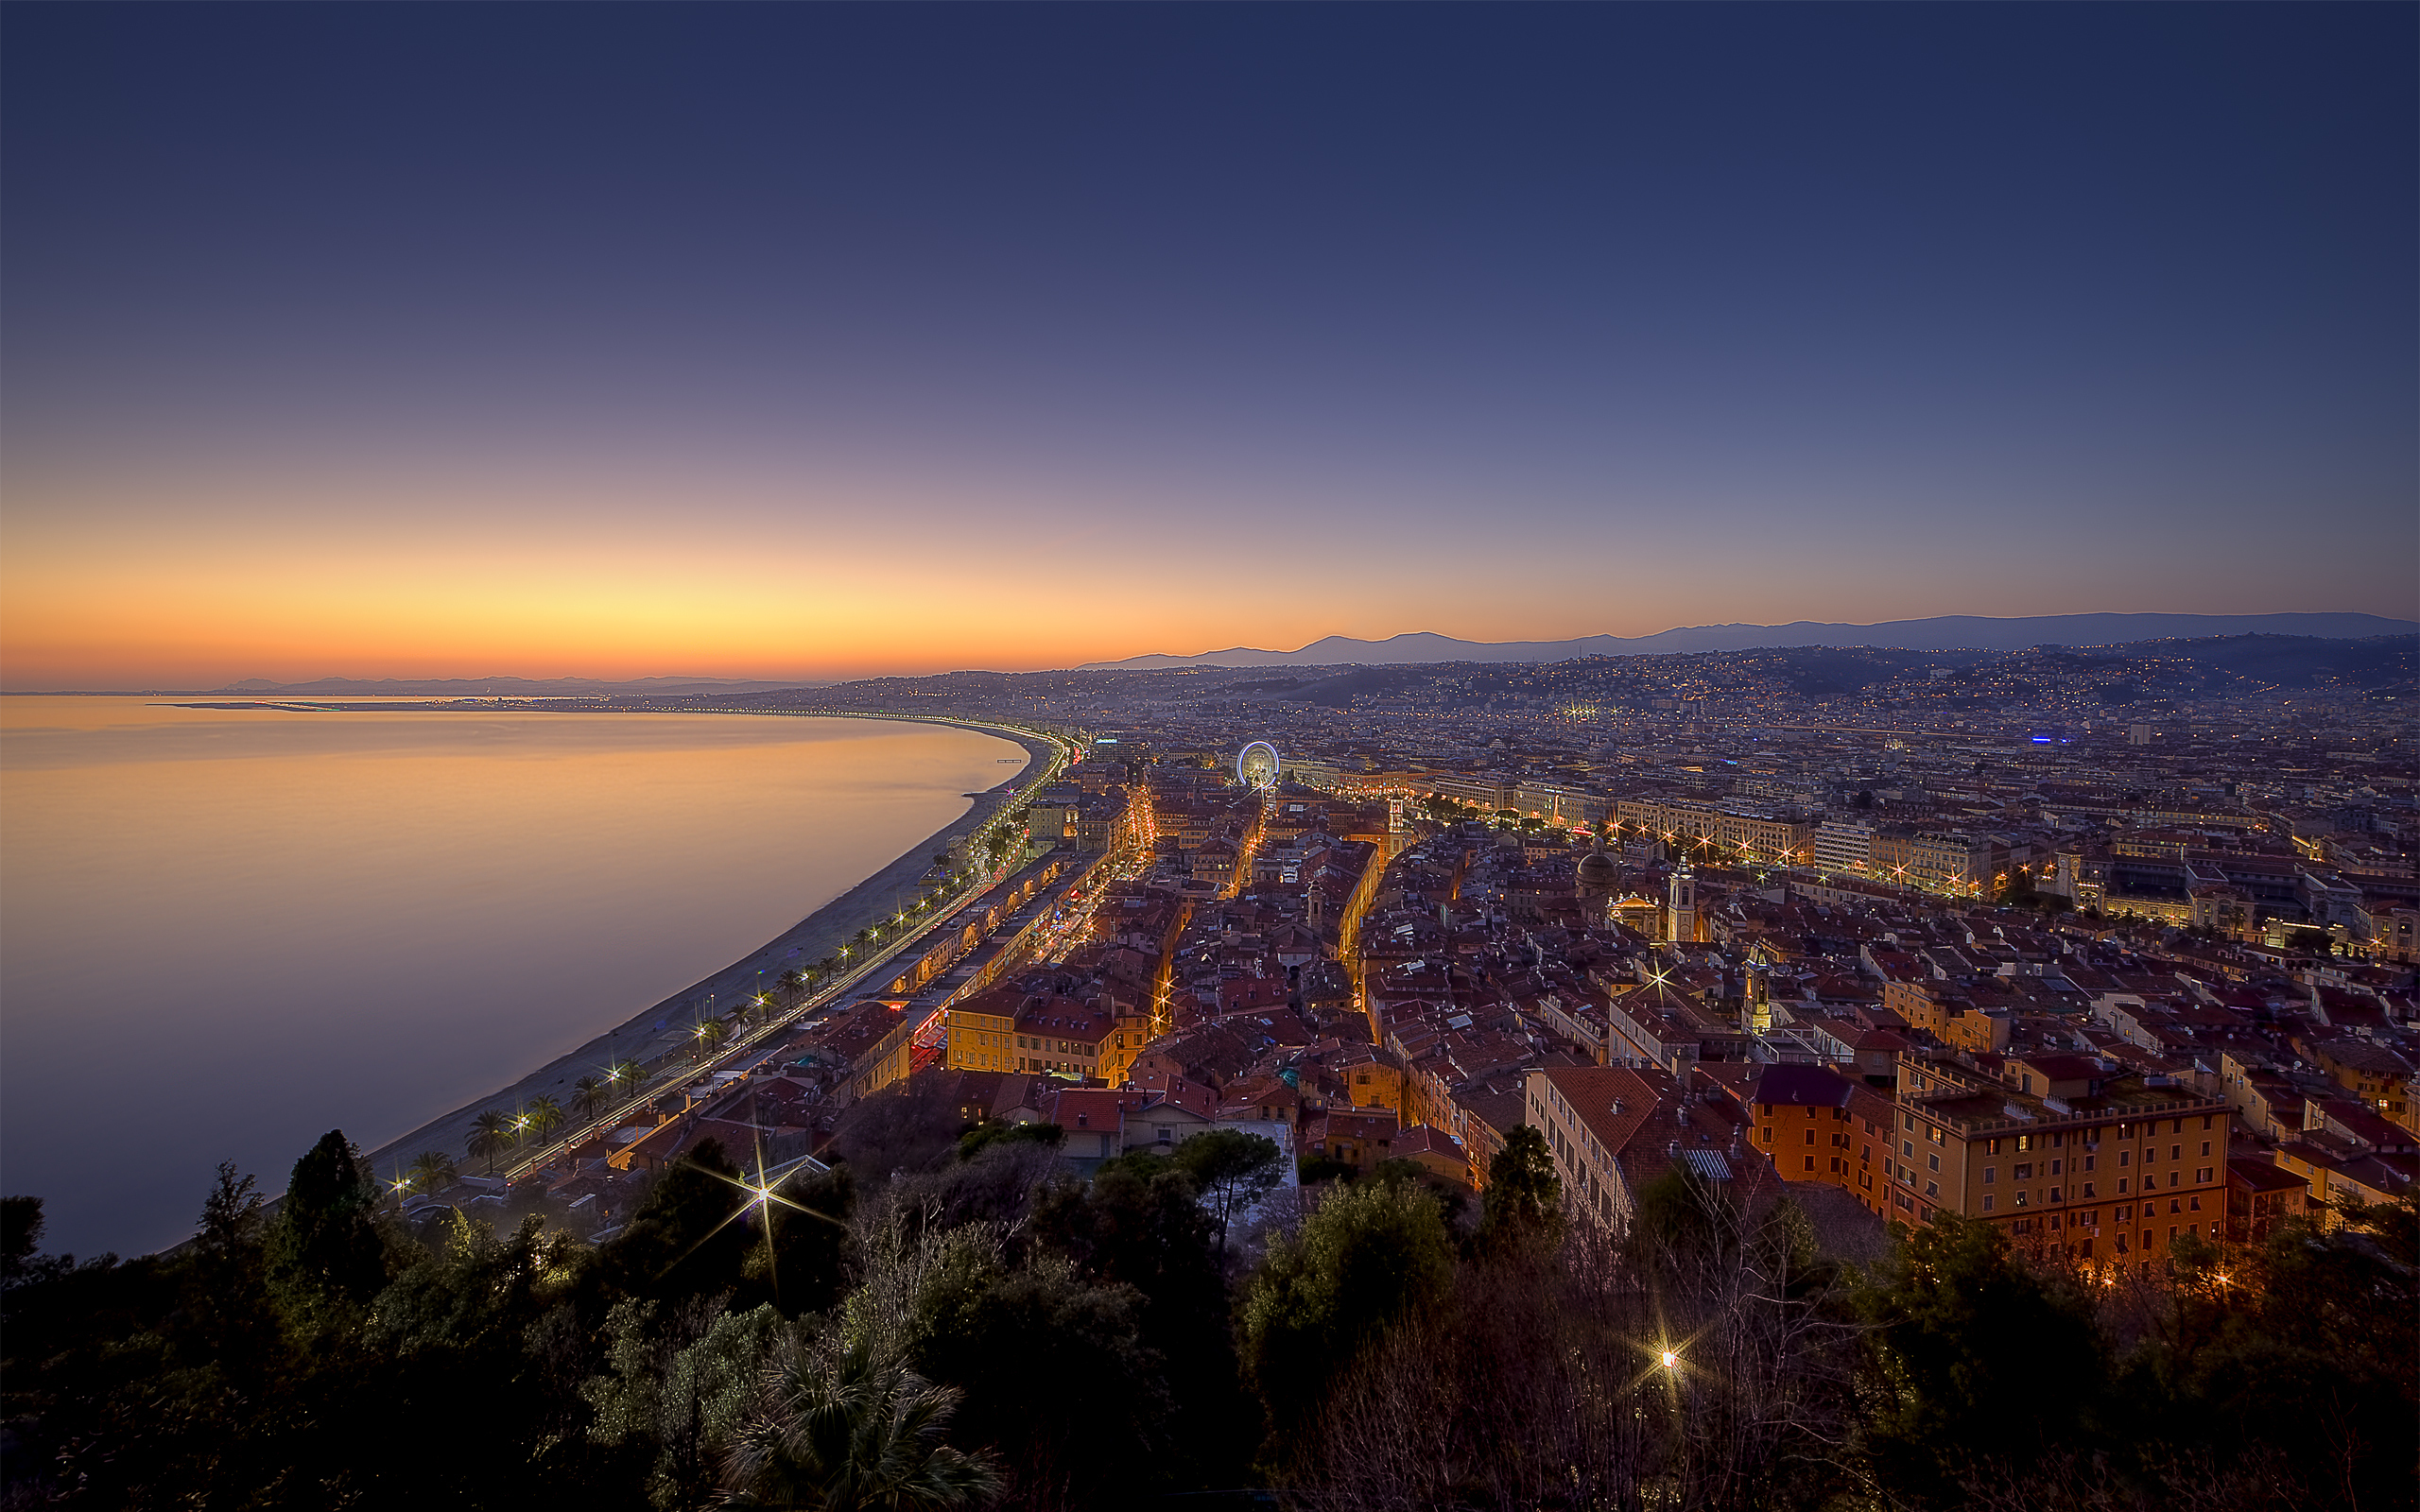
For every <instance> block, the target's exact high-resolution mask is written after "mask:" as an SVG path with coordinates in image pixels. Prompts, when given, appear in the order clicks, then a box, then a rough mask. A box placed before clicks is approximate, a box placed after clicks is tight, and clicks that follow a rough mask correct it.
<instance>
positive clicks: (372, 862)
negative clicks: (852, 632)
mask: <svg viewBox="0 0 2420 1512" xmlns="http://www.w3.org/2000/svg"><path fill="white" fill-rule="evenodd" d="M1004 750H1008V751H1014V750H1015V747H1012V746H1010V745H1008V744H1007V743H1005V742H1003V741H1001V740H999V739H997V738H995V737H994V736H990V735H982V734H977V733H975V732H973V731H969V730H949V729H944V728H940V727H936V726H926V725H899V724H891V723H886V722H878V721H869V720H854V719H792V718H746V717H736V716H730V715H722V716H717V715H663V714H550V713H510V712H497V711H493V710H481V711H478V712H475V713H457V712H444V713H438V712H425V711H412V712H401V711H399V712H394V713H387V712H380V713H319V712H299V711H298V712H282V711H273V710H270V711H227V710H196V709H182V708H177V707H174V706H172V705H168V704H164V703H162V702H159V701H157V700H149V699H140V698H53V697H8V698H0V1188H5V1190H6V1191H8V1192H10V1193H30V1194H38V1195H41V1196H43V1197H44V1198H45V1199H46V1204H45V1211H46V1212H48V1214H49V1215H50V1231H49V1233H48V1235H47V1244H48V1246H50V1247H53V1248H72V1249H76V1250H78V1251H82V1252H91V1251H94V1250H97V1249H100V1248H104V1247H110V1248H116V1249H118V1250H120V1251H122V1252H135V1251H141V1250H147V1249H150V1248H153V1247H156V1246H160V1245H162V1244H166V1243H171V1242H173V1241H175V1240H176V1239H178V1238H181V1237H182V1236H183V1235H184V1234H185V1233H187V1232H189V1231H190V1230H191V1222H192V1216H193V1213H194V1212H195V1211H198V1210H199V1207H200V1203H201V1196H202V1194H203V1192H204V1190H205V1189H206V1187H207V1185H208V1183H209V1179H210V1170H211V1167H212V1166H213V1165H214V1164H215V1163H216V1162H217V1161H219V1160H236V1161H237V1162H238V1163H239V1164H241V1165H242V1166H243V1167H244V1168H245V1169H247V1170H251V1171H255V1172H257V1173H259V1175H260V1176H261V1177H262V1183H263V1185H265V1186H267V1187H268V1188H270V1189H271V1190H275V1189H278V1188H281V1187H283V1186H284V1185H285V1173H286V1170H287V1168H288V1167H289V1166H290V1165H291V1164H292V1162H293V1160H295V1159H296V1158H297V1157H298V1156H300V1155H301V1154H302V1151H303V1150H304V1149H306V1148H308V1147H309V1145H310V1143H311V1142H312V1141H313V1140H315V1139H317V1138H318V1137H319V1136H320V1134H321V1133H324V1132H325V1131H326V1130H328V1129H330V1128H333V1127H342V1128H343V1129H344V1130H345V1132H346V1133H347V1134H349V1135H351V1136H352V1137H353V1138H354V1140H355V1141H356V1142H358V1143H360V1144H361V1145H362V1147H363V1148H365V1149H367V1148H371V1147H373V1146H375V1145H377V1144H379V1143H383V1142H384V1141H386V1140H389V1139H391V1138H394V1137H395V1136H397V1135H400V1134H402V1133H404V1132H406V1130H408V1129H410V1128H412V1127H413V1126H415V1125H419V1124H420V1123H422V1122H423V1121H424V1120H426V1119H428V1118H431V1117H434V1116H436V1115H437V1114H440V1113H442V1112H444V1111H446V1110H447V1109H449V1108H455V1107H458V1106H460V1105H461V1104H463V1103H466V1102H469V1101H470V1100H472V1099H473V1098H475V1097H478V1096H480V1095H482V1094H483V1093H486V1092H489V1091H493V1090H494V1089H496V1088H498V1087H500V1086H503V1085H505V1084H507V1083H509V1082H510V1081H512V1080H514V1079H516V1078H518V1077H519V1076H520V1075H522V1074H524V1073H526V1072H527V1071H530V1070H534V1069H535V1068H536V1067H537V1066H538V1065H540V1064H541V1063H543V1062H544V1061H546V1060H549V1059H551V1058H553V1057H556V1056H559V1055H562V1053H563V1052H565V1051H567V1050H570V1049H573V1048H575V1047H576V1046H578V1045H579V1044H580V1043H581V1042H583V1041H585V1040H587V1039H589V1038H590V1037H591V1036H593V1035H595V1034H596V1033H597V1032H599V1031H601V1030H603V1029H606V1028H609V1027H611V1026H613V1025H614V1024H616V1023H619V1022H622V1021H623V1020H625V1019H627V1018H629V1017H631V1015H632V1014H634V1013H636V1012H638V1011H639V1010H640V1009H641V1008H644V1007H646V1006H648V1005H651V1004H653V1003H655V1002H657V1001H658V1000H660V999H662V998H663V997H665V996H666V995H667V994H669V993H672V992H675V991H678V990H679V989H680V988H683V987H686V986H687V985H689V984H690V983H691V982H693V981H695V980H697V979H698V978H699V977H700V976H702V975H704V974H705V973H706V972H707V971H712V970H713V969H715V968H716V967H718V966H720V965H722V964H724V963H725V962H727V961H730V960H733V959H735V958H737V957H738V956H740V955H742V954H746V953H747V952H749V951H751V950H752V949H754V948H755V947H757V946H759V945H761V944H763V943H764V942H765V941H766V940H768V939H769V938H771V937H772V936H774V935H776V934H778V933H780V932H781V931H782V930H783V929H785V928H787V927H788V926H789V925H790V924H792V923H795V922H796V921H797V920H798V919H801V918H802V917H804V915H805V914H807V913H809V912H811V911H812V910H814V909H815V908H817V907H819V906H821V904H822V903H824V902H828V901H830V900H831V899H833V898H835V897H837V896H838V895H839V894H840V893H842V892H844V891H846V890H847V889H848V888H849V887H851V886H853V885H856V883H857V882H859V881H861V880H862V879H864V878H865V877H867V876H870V875H872V874H873V872H875V871H876V870H879V869H880V868H882V867H884V866H885V865H887V864H889V862H890V860H891V858H892V857H894V856H896V855H898V854H899V853H900V852H901V851H904V850H906V849H907V848H908V846H909V845H911V844H914V843H915V842H916V841H918V840H921V839H922V838H924V837H925V835H927V834H929V833H932V832H933V831H935V830H938V829H940V828H942V826H943V825H945V824H947V823H949V822H950V821H951V820H952V819H954V818H956V817H957V816H959V815H961V814H963V813H964V812H965V811H966V809H967V806H968V805H967V801H966V799H965V798H964V797H963V796H962V795H964V794H966V793H968V792H971V791H973V790H975V789H977V788H983V787H989V786H991V785H993V784H994V783H995V782H1000V781H1002V780H1003V778H1005V777H1006V776H1008V775H1010V771H1009V769H1008V768H1004V767H1003V766H1002V765H999V763H1000V761H1001V758H1002V752H1003V751H1004ZM1010 760H1011V761H1012V762H1016V763H1021V762H1022V761H1023V760H1024V757H1023V755H1022V753H1021V752H1020V753H1017V754H1015V755H1014V756H1012V757H1011V758H1010Z"/></svg>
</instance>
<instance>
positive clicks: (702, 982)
mask: <svg viewBox="0 0 2420 1512" xmlns="http://www.w3.org/2000/svg"><path fill="white" fill-rule="evenodd" d="M920 722H922V723H929V724H956V722H955V721H948V720H924V721H920ZM959 728H970V729H976V730H980V732H982V733H984V734H989V735H994V736H997V737H999V738H1001V739H1004V740H1011V741H1014V742H1015V743H1016V744H1018V745H1019V746H1022V747H1025V750H1026V753H1027V756H1028V762H1027V765H1025V766H1023V767H1022V768H1020V769H1019V770H1018V772H1017V773H1016V775H1015V776H1013V777H1011V778H1008V779H1006V780H1004V781H1002V782H999V783H997V784H995V785H994V786H992V787H990V788H987V789H985V790H983V791H982V792H980V793H977V794H973V795H970V797H971V798H972V799H973V802H972V803H971V805H970V806H969V808H968V809H967V811H966V813H964V814H963V815H961V816H959V817H958V818H957V819H955V820H953V821H952V822H950V823H948V824H945V825H943V826H942V828H940V829H939V830H936V831H934V832H933V833H931V834H929V835H927V836H925V838H924V839H923V840H920V841H918V842H917V843H916V844H915V845H913V846H910V847H909V848H908V850H906V851H902V852H901V853H900V854H899V856H898V857H897V858H896V859H894V860H893V861H892V862H891V863H890V865H889V866H886V867H884V868H882V869H881V870H879V871H877V872H875V873H874V874H873V876H870V877H868V878H866V879H865V880H864V881H863V882H860V883H858V884H857V885H856V886H854V887H852V888H850V889H849V890H848V891H846V892H844V893H842V894H841V895H840V896H839V897H838V898H835V899H833V900H832V901H831V902H828V903H826V904H824V905H823V906H822V907H821V908H818V909H816V910H815V911H814V912H813V913H811V914H809V915H807V916H806V917H805V918H804V919H801V920H799V921H798V922H797V923H796V924H794V925H792V926H791V927H790V928H788V929H787V930H784V931H783V932H782V933H781V934H780V935H778V936H774V937H773V938H772V939H771V940H769V941H767V942H766V943H765V944H764V945H763V946H761V947H759V948H758V949H756V950H754V951H752V952H750V953H749V954H746V955H743V956H741V957H740V958H739V959H737V960H735V961H733V962H731V963H730V964H729V965H727V966H724V967H722V968H721V969H720V970H718V971H713V972H710V973H708V974H707V975H705V976H703V977H701V978H700V979H699V980H698V981H696V982H695V983H692V984H691V985H690V986H688V987H686V988H682V989H681V990H680V991H678V992H674V993H671V994H669V995H668V996H666V998H664V999H663V1001H661V1002H659V1003H656V1004H654V1005H652V1006H649V1007H648V1008H645V1009H643V1010H641V1011H640V1012H638V1013H635V1014H633V1015H631V1017H630V1018H629V1019H628V1020H627V1021H625V1022H622V1023H621V1024H619V1025H617V1026H615V1027H614V1028H612V1029H609V1030H607V1031H605V1032H604V1033H602V1034H599V1035H597V1036H596V1038H595V1039H593V1040H588V1041H587V1042H586V1043H584V1044H582V1045H580V1046H579V1048H578V1049H575V1050H572V1051H570V1052H569V1053H567V1054H565V1055H562V1056H560V1057H556V1058H555V1059H553V1060H551V1061H548V1062H547V1063H546V1064H545V1065H544V1066H541V1067H539V1068H538V1069H537V1070H535V1071H533V1072H531V1073H529V1074H527V1075H526V1076H523V1077H522V1078H521V1079H520V1080H518V1081H515V1082H511V1083H509V1084H507V1085H505V1086H503V1087H500V1088H498V1089H497V1090H496V1091H494V1092H493V1093H491V1094H489V1095H488V1096H485V1097H480V1098H477V1099H475V1100H474V1101H472V1102H469V1103H466V1104H464V1105H463V1106H461V1107H460V1108H456V1109H454V1110H453V1111H452V1112H449V1113H446V1114H444V1115H443V1116H442V1117H440V1118H434V1119H431V1120H429V1121H428V1122H427V1123H425V1124H423V1125H420V1126H419V1127H418V1128H415V1129H413V1130H412V1131H411V1132H409V1133H407V1134H404V1135H401V1136H399V1137H397V1138H395V1139H391V1140H389V1141H387V1142H385V1143H381V1144H380V1145H378V1146H377V1147H376V1148H375V1149H372V1150H370V1151H369V1152H368V1154H367V1156H366V1157H365V1159H366V1160H367V1162H368V1164H369V1166H370V1168H371V1170H372V1172H373V1173H374V1174H376V1175H378V1176H380V1177H391V1176H392V1175H393V1173H394V1171H395V1170H397V1169H400V1168H402V1167H405V1166H407V1165H409V1163H410V1162H411V1160H412V1159H413V1157H415V1156H417V1155H419V1154H421V1153H422V1152H423V1151H429V1150H434V1151H437V1152H439V1153H441V1154H443V1155H447V1156H450V1157H452V1158H453V1159H454V1160H458V1161H459V1162H461V1163H462V1165H463V1168H464V1169H465V1170H468V1169H470V1168H471V1162H470V1160H469V1159H468V1157H467V1155H466V1154H465V1143H466V1142H467V1141H468V1140H469V1138H470V1135H471V1130H472V1127H473V1125H474V1122H475V1120H476V1119H477V1117H478V1115H479V1114H480V1113H482V1112H484V1111H486V1110H488V1109H490V1108H493V1109H496V1110H498V1111H501V1112H506V1113H511V1112H513V1111H515V1110H517V1109H519V1108H522V1107H524V1106H526V1105H527V1103H528V1102H529V1101H530V1100H531V1099H533V1098H538V1097H551V1098H553V1099H555V1101H556V1102H557V1103H558V1104H560V1105H562V1107H564V1108H569V1107H570V1105H571V1100H572V1097H573V1095H574V1087H575V1084H576V1083H577V1082H578V1081H579V1078H580V1077H582V1076H589V1075H597V1074H602V1073H603V1071H604V1070H605V1068H606V1067H608V1066H610V1065H612V1064H614V1062H616V1061H622V1060H629V1061H634V1062H644V1061H646V1060H647V1059H648V1057H651V1056H654V1055H656V1054H659V1053H661V1052H662V1051H663V1050H664V1049H665V1048H666V1038H665V1037H666V1034H667V1033H674V1032H679V1031H681V1030H683V1029H685V1028H686V1027H687V1025H688V1024H690V1023H691V1022H694V1021H695V1019H696V1018H697V1017H698V1015H699V1013H700V1011H701V1010H702V1009H703V1008H704V1007H705V1006H706V1005H707V1004H708V1002H709V1001H710V1000H711V1002H712V1004H713V1005H714V1011H716V1012H718V1013H719V1012H724V1011H728V1009H729V1008H731V1007H733V1006H735V1005H738V1004H739V1003H740V1002H742V1001H743V1000H745V999H746V998H749V997H752V996H753V995H754V994H755V993H757V992H758V991H761V990H765V989H768V988H770V987H771V986H772V985H773V981H774V978H776V977H777V976H779V975H780V974H781V972H783V971H787V970H789V969H790V968H792V967H805V966H810V965H812V964H814V963H815V962H816V961H818V960H821V959H822V958H823V957H824V956H826V955H830V954H834V953H835V952H836V951H838V949H839V947H840V946H841V945H843V944H845V943H846V942H847V941H848V940H849V939H850V938H851V937H852V936H855V935H856V933H857V932H858V931H859V930H861V929H864V928H865V927H866V926H868V925H869V924H873V923H875V922H877V921H881V920H887V919H890V917H891V916H892V914H894V913H895V912H896V911H897V910H898V906H899V900H900V899H901V898H902V897H904V896H907V895H909V894H912V893H913V891H914V890H915V886H916V884H917V882H918V881H919V880H920V879H921V878H922V877H923V876H924V875H925V872H926V871H927V870H929V869H930V868H931V866H932V858H933V856H934V855H936V854H938V853H940V852H941V851H943V850H945V849H946V848H947V847H948V844H949V842H950V840H951V839H952V838H954V837H956V836H959V835H963V834H969V833H973V832H975V831H976V830H977V829H979V828H981V826H982V825H983V824H984V823H985V822H986V821H987V820H989V819H990V818H991V817H992V816H993V815H994V814H996V813H998V812H999V811H1000V810H1001V809H1002V808H1003V807H1006V806H1007V805H1009V804H1010V803H1011V802H1012V801H1013V800H1014V799H1015V798H1016V796H1017V794H1018V792H1019V791H1020V789H1021V788H1022V787H1023V786H1024V785H1025V784H1026V783H1027V782H1029V781H1030V780H1031V779H1032V778H1033V776H1034V775H1035V774H1036V773H1037V772H1039V771H1041V770H1043V769H1045V768H1046V766H1047V765H1048V764H1049V762H1050V761H1051V759H1052V756H1053V754H1054V747H1053V745H1052V743H1051V742H1050V741H1049V740H1048V739H1046V738H1045V737H1043V736H1039V735H1030V734H1027V733H1025V732H1023V731H1020V730H1008V729H1003V728H1000V727H997V726H991V725H979V726H959Z"/></svg>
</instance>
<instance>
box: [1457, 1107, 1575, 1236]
mask: <svg viewBox="0 0 2420 1512" xmlns="http://www.w3.org/2000/svg"><path fill="white" fill-rule="evenodd" d="M1562 1233H1563V1182H1562V1179H1561V1178H1560V1177H1557V1176H1556V1175H1555V1174H1554V1153H1553V1152H1552V1151H1551V1150H1549V1149H1547V1140H1546V1136H1545V1135H1543V1134H1541V1133H1539V1132H1538V1131H1537V1129H1536V1128H1534V1127H1532V1126H1531V1125H1528V1124H1515V1125H1513V1127H1512V1128H1511V1129H1510V1130H1508V1131H1507V1132H1506V1133H1505V1136H1504V1148H1502V1149H1501V1150H1498V1151H1496V1152H1495V1159H1494V1160H1490V1161H1488V1162H1487V1190H1486V1191H1485V1192H1484V1193H1482V1194H1480V1196H1479V1217H1478V1242H1479V1245H1480V1246H1481V1247H1482V1248H1484V1249H1489V1250H1501V1249H1506V1248H1517V1247H1521V1246H1528V1245H1532V1244H1541V1243H1551V1242H1553V1241H1554V1240H1556V1239H1558V1238H1560V1237H1561V1235H1562Z"/></svg>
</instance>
